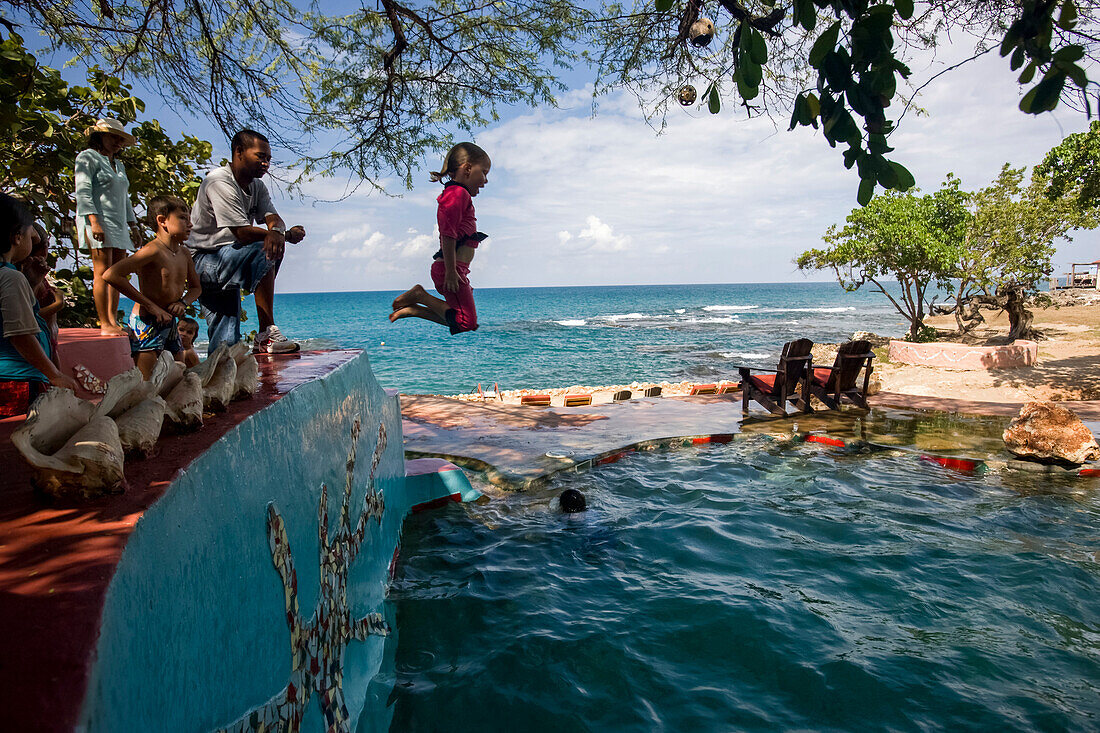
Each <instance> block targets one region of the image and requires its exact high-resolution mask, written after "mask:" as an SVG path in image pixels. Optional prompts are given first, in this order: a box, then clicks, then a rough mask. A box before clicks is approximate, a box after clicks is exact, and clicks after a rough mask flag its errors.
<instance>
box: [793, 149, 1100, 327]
mask: <svg viewBox="0 0 1100 733" xmlns="http://www.w3.org/2000/svg"><path fill="white" fill-rule="evenodd" d="M1024 172H1025V169H1024V168H1012V167H1011V166H1010V165H1007V164H1006V165H1005V166H1004V167H1003V168H1002V169H1001V172H1000V174H999V175H998V176H997V179H996V180H995V181H993V183H991V184H990V185H989V186H987V187H985V188H983V189H981V190H979V191H976V192H973V193H971V192H967V191H964V190H963V189H962V188H961V187H960V181H959V179H958V178H956V177H955V176H954V175H953V174H950V173H949V174H948V175H947V180H946V181H945V182H944V185H943V186H942V187H941V188H940V190H938V191H937V192H936V193H934V194H932V195H929V196H921V197H918V196H916V195H915V194H897V193H890V194H887V195H885V196H882V197H878V198H876V199H874V200H872V201H871V202H870V204H868V205H867V206H866V207H864V208H862V209H855V210H853V211H852V213H851V214H850V215H849V216H848V220H847V224H846V225H845V227H844V228H843V229H841V230H839V231H837V229H836V227H830V228H829V230H828V232H827V233H826V235H825V241H826V243H827V244H829V245H830V246H829V247H828V248H826V249H811V250H808V251H806V252H803V253H802V255H800V256H799V258H798V260H797V264H798V267H799V268H800V269H803V270H807V269H815V270H820V269H832V270H833V271H834V272H835V273H836V275H837V279H838V280H839V281H840V284H841V285H843V286H844V287H845V289H847V290H849V291H852V290H857V289H859V288H860V287H861V286H862V285H864V284H867V283H871V284H873V285H874V286H875V288H876V289H877V290H878V291H880V292H882V293H883V294H885V295H886V296H887V297H888V298H890V301H891V302H892V303H893V304H894V306H895V307H896V308H897V309H898V311H899V312H900V313H901V314H902V315H903V316H905V317H906V319H908V320H909V323H910V329H909V338H910V340H915V339H917V338H918V337H919V336H920V334H921V329H922V328H923V325H924V324H923V319H924V316H925V315H926V314H929V313H932V312H937V313H953V314H954V315H955V320H956V324H957V325H958V328H959V331H960V333H966V332H969V331H971V330H973V329H974V328H975V327H976V326H977V325H978V324H980V323H982V322H983V321H984V317H983V316H982V313H981V311H982V308H990V307H992V308H996V309H998V310H1004V311H1005V312H1007V314H1008V317H1009V338H1011V339H1017V338H1031V337H1033V335H1034V334H1033V332H1032V329H1031V313H1030V312H1029V311H1028V310H1027V304H1028V302H1029V301H1031V300H1034V299H1036V298H1041V297H1042V295H1041V294H1040V292H1039V291H1040V289H1041V286H1042V283H1043V281H1044V280H1045V279H1046V278H1047V277H1048V276H1049V275H1050V272H1051V259H1052V258H1053V257H1054V254H1055V251H1056V249H1055V245H1054V243H1055V241H1056V240H1058V239H1066V240H1069V239H1070V237H1069V232H1070V231H1072V230H1074V229H1092V228H1095V227H1096V226H1097V225H1098V224H1100V211H1097V210H1096V209H1093V210H1089V211H1081V210H1080V209H1079V208H1078V207H1077V206H1076V204H1075V200H1074V198H1073V197H1072V196H1069V195H1065V196H1062V197H1061V198H1057V199H1054V200H1050V199H1048V198H1047V196H1046V191H1047V190H1048V182H1047V180H1046V179H1044V178H1043V177H1042V176H1041V175H1039V174H1038V173H1036V174H1035V175H1034V176H1033V177H1032V179H1031V181H1030V182H1029V183H1028V184H1026V185H1025V184H1024ZM884 277H885V278H888V279H896V280H897V281H898V283H900V284H901V291H902V295H901V297H900V298H895V297H894V296H892V295H891V294H890V292H889V291H888V290H887V289H886V288H884V287H883V285H882V279H883V278H884ZM937 290H942V291H944V292H950V293H951V298H952V305H951V306H950V307H944V306H936V304H935V301H936V296H937V295H938V293H937V292H936V291H937Z"/></svg>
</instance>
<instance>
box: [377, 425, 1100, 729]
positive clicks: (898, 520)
mask: <svg viewBox="0 0 1100 733" xmlns="http://www.w3.org/2000/svg"><path fill="white" fill-rule="evenodd" d="M566 487H575V488H578V489H581V490H582V491H583V492H584V493H585V494H586V495H587V497H588V501H589V506H590V507H591V508H592V509H591V511H589V512H587V513H586V514H585V515H580V516H577V515H573V516H568V517H567V516H563V515H561V514H558V513H556V512H555V511H553V509H552V504H553V499H554V497H556V496H557V494H558V493H559V492H560V491H561V490H562V489H564V488H566ZM1098 491H1100V487H1098V486H1097V485H1096V484H1095V483H1093V482H1082V481H1080V480H1072V479H1064V480H1059V479H1050V478H1046V477H1036V476H1034V475H1030V474H1018V473H1012V472H1007V473H1005V472H992V473H989V474H987V475H980V476H968V475H964V474H959V473H954V472H952V471H949V470H945V469H942V468H940V467H939V466H935V465H928V464H924V463H921V462H920V461H917V460H915V458H914V457H913V456H911V455H892V454H889V453H885V454H884V453H879V454H873V455H846V454H843V453H838V452H835V451H827V450H821V449H820V447H817V446H812V445H802V446H796V447H793V448H790V447H788V448H785V449H782V450H781V449H780V448H778V447H777V445H776V443H775V442H774V441H771V440H769V439H768V438H766V437H764V436H752V435H749V436H742V437H741V438H739V439H738V440H736V441H734V442H732V443H729V444H727V445H712V446H704V447H701V448H698V449H688V450H665V451H658V452H653V453H638V454H634V455H631V456H629V457H628V458H627V459H626V460H624V461H621V462H619V463H617V464H614V465H611V466H604V467H601V468H599V469H598V470H595V471H592V472H590V473H586V474H572V475H569V476H566V477H562V478H559V479H555V480H554V482H553V483H552V485H551V486H550V487H549V488H546V489H544V490H540V491H535V492H528V493H517V494H508V495H504V496H501V497H498V498H496V499H495V500H493V501H491V502H489V503H488V504H485V505H467V506H464V507H463V506H452V507H450V508H448V509H446V510H444V511H439V512H429V513H424V514H419V515H413V516H411V517H410V518H409V519H408V521H407V522H406V524H405V527H404V532H403V539H402V555H401V557H402V560H401V562H400V564H399V565H398V569H397V577H396V579H395V581H394V583H393V586H392V590H391V594H390V601H391V603H392V604H393V611H394V614H395V617H396V626H397V634H398V636H397V649H396V676H395V679H394V692H393V693H392V695H391V698H390V702H389V704H390V705H391V706H392V710H393V723H392V728H391V729H392V730H395V731H419V730H428V731H432V730H449V731H543V730H545V731H554V732H555V733H564V732H565V731H580V730H593V731H624V730H631V731H633V730H638V731H642V730H645V731H650V730H668V731H691V732H692V733H698V732H699V731H710V730H713V731H729V730H790V729H807V730H859V731H864V730H944V729H949V730H1007V729H1013V730H1021V729H1022V730H1028V729H1033V730H1085V729H1093V730H1095V729H1096V728H1097V727H1098V726H1100V594H1098V593H1097V588H1098V581H1100V499H1098V498H1097V492H1098Z"/></svg>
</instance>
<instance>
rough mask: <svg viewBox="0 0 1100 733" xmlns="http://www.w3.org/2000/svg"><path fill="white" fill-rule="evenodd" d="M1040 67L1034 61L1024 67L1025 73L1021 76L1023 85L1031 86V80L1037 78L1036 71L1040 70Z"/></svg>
mask: <svg viewBox="0 0 1100 733" xmlns="http://www.w3.org/2000/svg"><path fill="white" fill-rule="evenodd" d="M1038 68H1039V67H1038V65H1036V63H1035V62H1034V61H1032V62H1031V63H1030V64H1028V65H1027V66H1025V67H1024V73H1022V74H1020V83H1021V84H1030V83H1031V80H1032V79H1034V78H1035V70H1036V69H1038Z"/></svg>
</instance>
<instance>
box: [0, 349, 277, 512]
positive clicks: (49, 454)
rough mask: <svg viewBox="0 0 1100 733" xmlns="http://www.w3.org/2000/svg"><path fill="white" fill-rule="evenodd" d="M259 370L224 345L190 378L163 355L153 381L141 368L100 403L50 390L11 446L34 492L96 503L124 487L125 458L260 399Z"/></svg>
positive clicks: (244, 354) (111, 386) (242, 352)
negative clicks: (233, 404) (211, 414)
mask: <svg viewBox="0 0 1100 733" xmlns="http://www.w3.org/2000/svg"><path fill="white" fill-rule="evenodd" d="M258 386H259V365H258V364H257V363H256V357H254V356H253V355H252V354H251V353H250V352H249V349H248V346H247V344H243V343H239V344H236V345H234V346H233V347H226V346H224V345H222V346H219V347H218V348H217V349H216V350H215V351H214V353H213V354H211V355H210V357H209V358H208V359H207V360H206V361H204V362H201V363H199V364H198V365H196V366H194V367H192V368H191V369H188V370H186V371H184V369H183V367H182V366H181V365H180V364H179V363H178V362H177V361H175V360H174V359H173V358H172V355H171V354H169V353H167V352H162V353H161V355H160V357H159V359H158V360H157V363H156V366H155V367H154V368H153V372H152V374H151V375H150V378H149V380H148V381H146V380H143V379H142V376H141V372H140V371H139V370H138V369H137V368H136V367H135V368H134V369H131V370H130V371H128V372H123V373H122V374H119V375H117V376H115V377H113V378H111V380H110V381H109V382H107V385H106V389H105V390H104V393H103V398H102V399H101V400H100V401H99V403H98V404H96V403H93V402H88V401H86V400H82V399H80V398H79V397H77V396H76V395H75V394H73V393H72V392H70V391H68V390H62V389H50V390H49V391H47V392H46V394H45V395H43V396H42V397H40V398H39V399H38V400H36V401H35V403H34V405H32V406H31V409H30V413H29V414H28V416H27V419H26V421H25V422H24V423H23V425H22V426H20V428H19V429H18V430H16V431H15V432H14V433H12V438H11V440H12V443H13V444H14V445H15V447H16V449H17V450H18V451H19V453H20V454H21V455H22V456H23V458H24V459H25V460H26V461H27V463H28V464H30V466H31V468H32V470H33V475H34V477H33V481H34V485H35V486H36V487H37V488H38V489H39V490H40V491H42V492H43V493H45V494H47V495H49V496H52V497H57V498H62V497H64V498H70V497H79V498H92V497H95V496H100V495H102V494H109V493H118V492H120V491H122V490H124V488H125V483H126V480H125V475H124V473H123V468H124V458H125V456H127V455H129V456H143V457H148V456H150V455H152V454H153V452H154V451H155V450H156V444H157V440H158V439H159V437H160V435H161V433H162V431H163V432H174V433H183V432H192V431H194V430H198V429H199V428H201V427H202V424H203V411H204V409H206V411H217V410H224V409H226V406H227V405H228V404H229V402H230V400H233V399H244V398H247V397H251V396H252V395H253V394H255V393H256V389H257V388H258Z"/></svg>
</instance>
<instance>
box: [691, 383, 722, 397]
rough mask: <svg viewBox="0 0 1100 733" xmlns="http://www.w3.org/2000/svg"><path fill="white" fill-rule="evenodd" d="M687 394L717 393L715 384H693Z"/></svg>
mask: <svg viewBox="0 0 1100 733" xmlns="http://www.w3.org/2000/svg"><path fill="white" fill-rule="evenodd" d="M688 394H689V395H697V394H718V385H717V384H693V385H692V386H691V391H690V392H688Z"/></svg>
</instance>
